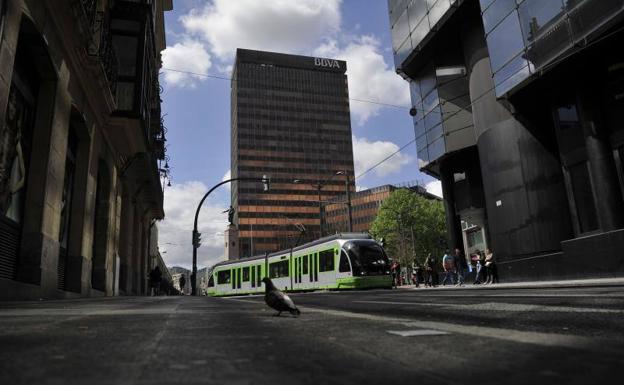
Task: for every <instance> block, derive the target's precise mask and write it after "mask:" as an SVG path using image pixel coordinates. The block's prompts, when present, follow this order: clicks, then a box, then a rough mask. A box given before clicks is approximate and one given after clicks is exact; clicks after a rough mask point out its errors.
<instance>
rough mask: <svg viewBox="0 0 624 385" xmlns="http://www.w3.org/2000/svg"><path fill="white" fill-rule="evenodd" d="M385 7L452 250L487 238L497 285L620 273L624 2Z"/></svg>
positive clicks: (419, 2) (397, 3)
mask: <svg viewBox="0 0 624 385" xmlns="http://www.w3.org/2000/svg"><path fill="white" fill-rule="evenodd" d="M388 6H389V15H390V23H391V28H392V37H393V48H394V55H395V56H394V57H395V66H396V69H397V72H398V73H399V74H400V75H401V76H403V77H404V78H405V79H406V80H407V81H409V83H410V89H411V97H412V104H413V108H412V111H411V113H412V115H413V121H414V131H415V135H416V144H417V153H418V159H419V166H420V168H421V170H423V171H424V172H427V173H429V174H431V175H433V176H435V177H437V178H439V179H440V180H441V181H442V186H443V193H444V201H445V208H446V215H447V225H448V230H449V238H450V239H449V242H450V245H449V246H451V247H455V246H460V245H461V243H462V238H464V239H465V236H464V237H462V229H463V230H464V231H466V230H467V229H472V230H474V229H483V231H484V235H485V237H484V238H485V239H483V240H481V239H480V240H479V241H480V242H481V243H482V244H484V245H486V246H488V247H490V248H491V249H492V250H493V251H494V252H495V254H496V255H497V257H498V259H499V266H500V273H501V279H509V280H513V279H549V278H575V277H589V276H614V275H621V274H622V273H624V264H623V263H622V258H623V255H624V254H623V253H622V252H621V250H622V249H623V248H624V203H623V202H624V174H623V172H624V171H623V169H624V167H623V164H622V162H623V158H624V156H623V155H624V154H623V151H624V54H623V51H622V49H621V46H622V43H623V41H624V34H623V33H622V29H623V28H624V22H623V19H624V2H622V1H621V0H480V1H477V0H465V1H461V0H453V1H451V0H437V1H433V0H412V1H405V0H390V1H388ZM464 235H465V234H464Z"/></svg>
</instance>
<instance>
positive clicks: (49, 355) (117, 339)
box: [0, 286, 624, 385]
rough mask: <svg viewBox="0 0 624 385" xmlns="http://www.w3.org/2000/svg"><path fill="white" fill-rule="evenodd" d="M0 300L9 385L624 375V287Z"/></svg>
mask: <svg viewBox="0 0 624 385" xmlns="http://www.w3.org/2000/svg"><path fill="white" fill-rule="evenodd" d="M292 298H293V300H294V301H295V302H296V303H297V305H298V306H300V308H301V310H302V313H303V314H302V315H301V316H300V317H298V318H296V317H291V316H288V315H282V316H281V317H274V316H273V315H274V314H275V312H273V311H272V310H270V309H268V308H266V306H265V305H264V303H263V299H262V297H235V298H207V297H195V298H193V297H121V298H120V297H117V298H103V299H84V300H65V301H42V302H22V303H2V304H0V383H2V384H89V385H92V384H204V383H214V384H384V385H389V384H390V381H392V382H393V383H394V381H397V382H396V383H398V384H461V383H465V384H473V383H478V384H540V383H549V384H552V383H554V384H559V383H565V384H590V383H606V382H607V381H609V382H612V381H614V382H619V381H620V380H619V379H620V378H621V369H622V364H623V363H624V327H623V326H624V325H623V324H624V287H622V286H614V287H602V288H598V287H595V288H573V289H571V288H558V289H546V288H535V289H497V290H474V289H471V290H466V289H439V288H438V289H419V290H392V291H391V290H378V291H360V292H319V293H302V294H294V295H292Z"/></svg>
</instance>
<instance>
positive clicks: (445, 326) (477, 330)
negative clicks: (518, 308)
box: [231, 298, 621, 354]
mask: <svg viewBox="0 0 624 385" xmlns="http://www.w3.org/2000/svg"><path fill="white" fill-rule="evenodd" d="M231 300H233V301H240V302H248V303H253V304H256V305H259V304H261V303H260V302H257V301H249V300H244V299H234V298H232V299H231ZM299 309H301V312H302V314H303V315H302V317H301V319H305V318H304V315H305V314H306V313H319V314H325V315H331V316H335V317H347V318H352V319H361V320H366V321H374V322H387V323H392V324H395V325H401V326H404V327H411V328H418V329H432V330H438V331H445V332H448V333H455V334H464V335H470V336H475V337H485V338H494V339H499V340H504V341H509V342H515V343H522V344H532V345H539V346H548V347H565V348H574V349H582V350H592V351H595V352H597V353H601V354H605V353H607V351H609V350H610V348H609V347H608V346H607V345H605V344H603V343H602V341H601V340H600V339H596V338H589V337H582V336H575V335H570V334H559V333H541V332H530V331H520V330H514V329H504V328H493V327H486V326H474V325H461V324H452V323H446V322H438V321H416V320H410V319H409V318H400V317H390V316H383V315H374V314H365V313H353V312H349V311H344V310H333V309H322V308H316V307H301V306H300V307H299ZM617 353H618V354H619V353H621V351H620V350H619V349H618V350H617Z"/></svg>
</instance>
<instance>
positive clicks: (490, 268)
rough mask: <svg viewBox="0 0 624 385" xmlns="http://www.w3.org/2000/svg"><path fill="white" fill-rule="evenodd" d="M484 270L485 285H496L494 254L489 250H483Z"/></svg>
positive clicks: (496, 273)
mask: <svg viewBox="0 0 624 385" xmlns="http://www.w3.org/2000/svg"><path fill="white" fill-rule="evenodd" d="M485 269H486V270H487V280H486V281H485V284H486V285H488V284H493V283H498V271H497V270H496V261H495V260H494V253H493V252H492V250H490V249H485Z"/></svg>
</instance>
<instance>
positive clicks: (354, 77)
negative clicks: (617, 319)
mask: <svg viewBox="0 0 624 385" xmlns="http://www.w3.org/2000/svg"><path fill="white" fill-rule="evenodd" d="M173 5H174V9H173V11H170V12H167V13H166V14H165V29H166V39H167V48H166V49H165V50H164V51H163V52H162V59H163V68H162V70H161V75H160V82H161V86H162V87H163V93H162V96H161V97H162V99H163V103H162V107H163V114H164V122H165V127H166V129H167V155H168V157H169V160H168V164H169V166H170V168H171V186H167V185H165V190H164V208H165V219H164V220H163V221H161V222H160V223H159V224H158V227H159V249H160V252H161V254H162V256H163V259H164V260H165V263H166V264H167V266H183V267H186V268H190V266H191V260H192V247H191V233H192V229H193V220H194V215H195V210H196V209H197V205H198V203H199V201H200V200H201V198H202V197H203V195H204V194H205V193H206V192H207V191H208V190H209V189H210V188H211V187H212V186H214V185H216V184H217V183H219V182H221V181H222V180H224V179H227V178H228V177H229V175H230V81H229V80H228V79H229V78H230V77H231V70H232V63H233V60H234V54H235V52H236V48H247V49H257V50H264V51H272V52H282V53H288V54H298V55H306V56H315V57H326V58H332V59H341V60H346V61H347V78H348V82H349V96H350V98H351V101H350V109H351V128H352V135H353V153H354V162H355V176H356V187H357V189H358V190H361V189H366V188H372V187H376V186H380V185H384V184H400V183H403V182H410V181H416V180H418V181H420V182H421V183H423V184H425V185H426V186H427V188H428V190H429V191H431V192H433V193H434V194H437V195H440V196H441V195H442V192H441V187H440V183H439V182H438V181H436V180H434V179H432V178H431V177H429V176H427V175H425V174H422V173H420V172H419V171H418V165H417V159H416V145H415V144H414V143H410V142H411V141H413V139H414V130H413V126H412V119H411V117H410V115H409V107H410V98H409V86H408V83H407V82H406V81H405V80H403V79H402V78H401V77H400V76H399V75H397V74H396V73H395V71H394V62H393V58H392V49H391V39H390V27H389V21H388V10H387V1H386V0H297V1H293V0H261V1H259V0H175V1H174V4H173ZM181 71H182V72H181ZM202 74H203V75H209V76H202ZM356 99H357V100H356ZM363 101H367V102H363ZM385 104H389V105H390V106H387V105H385ZM408 143H410V144H408ZM406 144H408V145H407V146H406V147H405V149H404V150H402V151H401V152H399V153H397V154H396V155H394V156H392V157H391V158H389V159H388V160H386V161H385V162H383V163H382V164H381V165H379V166H378V167H376V168H375V169H374V170H372V171H369V172H366V171H367V170H368V169H370V168H371V167H372V166H374V165H375V164H377V163H378V162H380V161H382V160H383V159H384V158H386V157H388V156H389V155H390V154H392V153H394V152H396V151H397V150H399V148H401V147H403V146H405V145H406ZM229 205H230V190H229V185H228V184H226V185H224V186H222V187H220V188H219V189H217V190H215V192H213V193H212V194H211V195H210V196H209V197H208V199H207V200H206V201H205V202H204V204H203V206H202V209H201V212H200V215H199V222H198V223H199V226H198V227H199V231H200V232H201V233H202V237H201V238H202V246H201V247H200V248H199V249H198V254H197V255H198V266H200V267H202V266H210V265H213V264H215V263H217V262H219V261H222V260H224V235H223V232H224V231H225V229H226V226H227V213H223V211H224V210H226V209H227V208H228V207H229Z"/></svg>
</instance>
